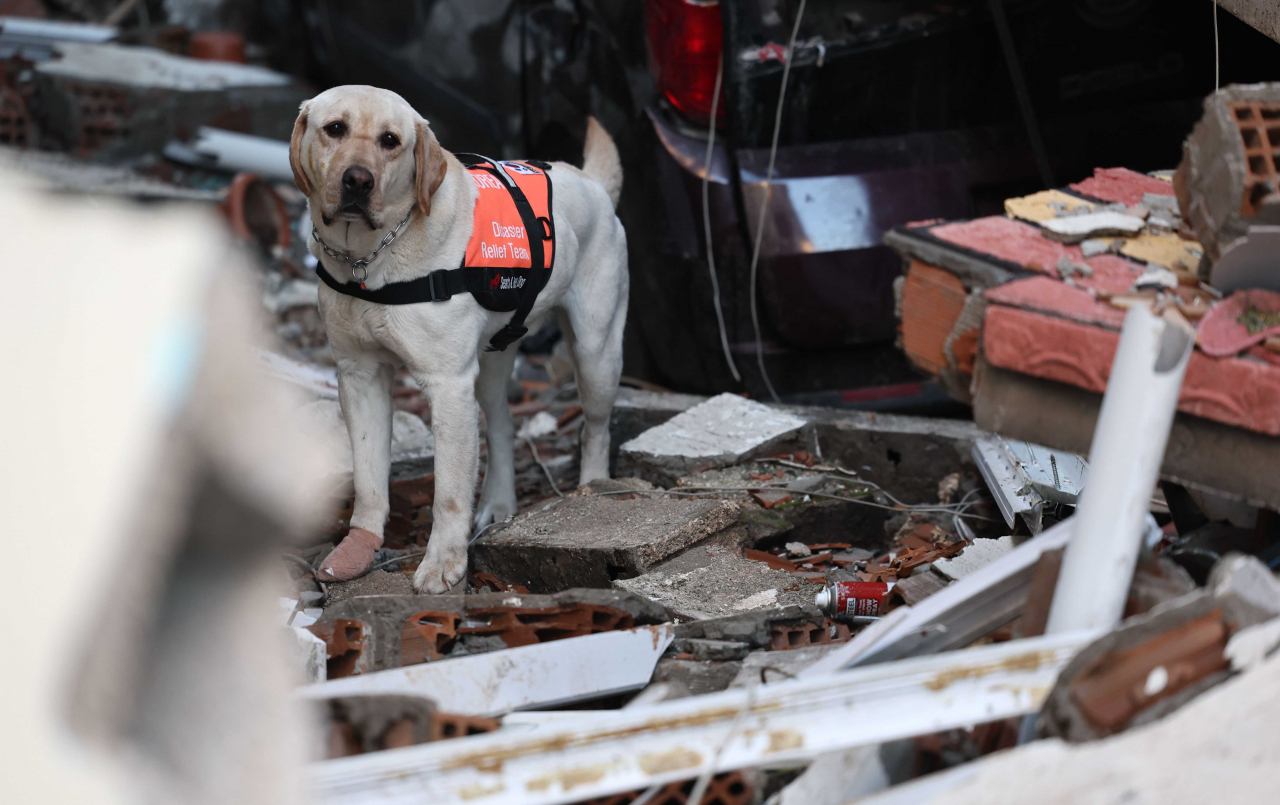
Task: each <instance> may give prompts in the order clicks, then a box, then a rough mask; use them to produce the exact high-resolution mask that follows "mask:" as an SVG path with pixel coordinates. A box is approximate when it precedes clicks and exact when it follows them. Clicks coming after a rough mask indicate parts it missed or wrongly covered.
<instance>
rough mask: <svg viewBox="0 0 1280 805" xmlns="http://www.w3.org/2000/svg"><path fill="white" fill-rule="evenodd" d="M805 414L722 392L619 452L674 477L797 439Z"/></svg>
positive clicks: (647, 471)
mask: <svg viewBox="0 0 1280 805" xmlns="http://www.w3.org/2000/svg"><path fill="white" fill-rule="evenodd" d="M804 425H805V422H804V420H803V419H801V418H799V417H796V416H792V415H791V414H788V413H786V412H784V411H781V410H779V409H777V408H773V407H770V406H768V405H764V404H763V403H758V402H754V401H752V400H747V399H745V398H742V397H739V396H737V395H736V394H728V393H726V394H721V395H718V396H716V397H712V398H711V399H710V400H707V401H706V402H703V403H700V404H698V405H695V406H694V407H692V408H690V409H689V410H687V411H685V412H683V413H680V414H677V415H676V416H674V417H672V418H671V419H670V420H668V421H667V422H665V423H663V424H662V425H659V426H657V427H656V428H650V429H649V430H647V431H645V432H644V433H642V434H640V435H639V436H637V437H636V438H634V439H632V440H630V441H628V442H627V443H625V444H623V445H622V447H621V457H622V458H625V459H626V460H628V461H629V462H631V463H632V464H633V465H634V466H636V467H638V468H640V469H641V470H642V472H641V475H642V476H645V475H652V476H656V477H658V478H660V479H664V480H674V479H676V478H679V477H680V476H682V475H687V474H688V473H689V472H690V471H692V470H694V469H698V468H708V467H725V466H728V465H730V464H737V463H738V462H740V461H743V460H745V459H748V458H752V457H755V456H759V455H765V454H767V453H768V452H770V451H771V450H772V451H778V450H780V449H781V448H782V447H783V445H784V444H786V443H787V442H790V441H796V442H798V441H799V438H800V430H801V428H803V427H804Z"/></svg>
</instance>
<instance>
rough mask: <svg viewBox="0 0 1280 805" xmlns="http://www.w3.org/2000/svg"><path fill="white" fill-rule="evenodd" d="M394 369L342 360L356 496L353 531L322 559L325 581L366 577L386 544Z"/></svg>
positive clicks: (365, 360) (365, 361) (321, 572)
mask: <svg viewBox="0 0 1280 805" xmlns="http://www.w3.org/2000/svg"><path fill="white" fill-rule="evenodd" d="M391 379H392V371H391V367H390V366H388V365H387V364H385V363H379V362H378V361H376V360H373V359H371V358H357V359H351V358H339V359H338V399H339V401H340V402H341V403H342V418H343V419H344V420H345V421H346V423H347V433H348V434H349V435H350V437H351V458H352V474H353V476H354V480H355V490H356V500H355V507H354V509H353V510H352V513H351V531H350V532H349V533H348V534H347V536H346V537H344V538H343V540H342V542H341V543H339V544H338V547H336V548H334V549H333V550H332V551H331V552H330V553H329V555H328V556H327V557H325V559H324V561H323V562H321V563H320V567H319V569H318V570H317V576H318V578H319V579H320V581H346V580H348V579H354V578H356V577H357V576H361V575H364V573H365V572H366V571H368V569H369V566H370V565H372V564H373V558H374V554H375V553H376V552H377V550H378V548H380V547H382V528H383V525H384V524H385V523H386V522H387V515H388V514H389V513H390V509H391V505H390V500H389V499H388V489H387V480H388V475H389V474H390V472H391V413H392V407H391Z"/></svg>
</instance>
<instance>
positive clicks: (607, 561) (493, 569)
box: [472, 495, 741, 592]
mask: <svg viewBox="0 0 1280 805" xmlns="http://www.w3.org/2000/svg"><path fill="white" fill-rule="evenodd" d="M740 509H741V506H740V505H739V504H737V503H735V502H732V501H722V500H712V499H705V498H697V499H687V498H686V499H674V498H666V497H656V496H653V497H649V496H647V497H644V498H641V499H636V500H619V499H617V498H615V497H604V496H599V495H588V496H573V497H566V498H564V499H563V500H558V501H555V502H554V503H552V504H551V505H550V506H548V507H547V508H545V509H541V510H539V511H535V512H529V513H527V514H522V515H519V516H517V517H516V518H515V519H513V520H511V521H510V522H508V523H504V524H503V525H500V526H497V527H495V528H493V529H492V530H490V531H489V532H487V533H486V534H484V535H483V536H482V537H480V539H478V540H476V542H475V544H474V545H473V546H472V562H473V567H474V568H475V569H476V570H481V571H486V572H489V573H493V574H494V575H495V576H497V577H498V578H500V579H502V580H503V581H504V582H506V583H507V584H523V585H524V586H526V587H528V588H529V589H530V590H532V591H534V592H555V591H557V590H565V589H569V588H570V587H609V586H610V585H611V584H612V583H613V581H614V580H616V579H620V578H628V577H634V576H639V575H641V574H643V573H646V572H648V571H649V570H651V569H652V568H653V567H655V566H656V565H657V564H658V563H660V562H662V561H663V560H664V559H667V558H669V557H671V556H673V555H675V554H677V553H679V552H680V551H682V550H684V549H685V548H688V547H690V546H692V545H694V544H696V543H699V542H702V541H704V540H711V539H715V538H717V537H720V536H724V538H725V539H728V540H731V541H732V540H735V539H736V535H734V534H732V533H725V534H722V532H726V530H728V529H731V528H732V527H733V526H735V525H737V524H738V522H739V516H738V515H739V511H740Z"/></svg>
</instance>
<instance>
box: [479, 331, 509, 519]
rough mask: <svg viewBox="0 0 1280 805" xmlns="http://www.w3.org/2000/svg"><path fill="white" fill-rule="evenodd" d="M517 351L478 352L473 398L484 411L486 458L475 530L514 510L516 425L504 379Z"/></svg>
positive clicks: (507, 376)
mask: <svg viewBox="0 0 1280 805" xmlns="http://www.w3.org/2000/svg"><path fill="white" fill-rule="evenodd" d="M517 354H518V350H517V349H516V347H515V346H514V345H512V346H510V347H507V348H506V349H504V350H503V351H502V352H482V353H481V354H480V376H479V377H478V378H476V399H477V400H479V402H480V410H482V411H484V419H485V434H486V436H487V438H488V442H489V458H488V463H487V465H486V467H485V471H484V486H482V487H481V489H480V505H479V507H478V508H477V510H476V517H475V527H476V530H477V531H478V530H480V529H481V528H484V527H485V526H487V525H489V524H490V523H493V522H501V521H503V520H505V519H507V518H508V517H510V516H511V515H513V514H515V513H516V477H515V454H514V449H515V448H514V440H515V426H514V425H513V424H512V422H511V408H510V407H508V406H507V381H508V380H509V379H510V377H511V367H512V366H513V365H514V364H515V361H516V355H517Z"/></svg>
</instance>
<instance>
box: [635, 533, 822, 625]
mask: <svg viewBox="0 0 1280 805" xmlns="http://www.w3.org/2000/svg"><path fill="white" fill-rule="evenodd" d="M613 584H614V587H616V588H618V589H621V590H627V591H629V592H632V593H635V594H637V595H642V596H644V597H645V598H648V599H650V600H653V601H656V602H658V603H659V604H661V605H662V606H664V607H666V609H667V611H668V612H670V613H671V614H672V616H673V617H676V618H679V619H680V620H682V621H688V620H706V619H708V618H720V617H725V616H728V615H733V614H735V613H738V612H751V611H754V610H761V609H776V608H777V607H779V606H786V605H788V604H793V605H796V606H799V605H801V604H804V603H806V602H809V601H812V600H813V596H814V593H815V592H817V590H818V589H820V588H821V585H818V584H812V583H810V582H808V581H805V580H804V579H803V578H801V577H800V576H797V575H795V574H793V573H788V572H786V571H783V570H773V569H772V568H770V567H769V566H768V565H766V564H765V563H764V562H756V561H753V560H751V559H746V558H744V557H743V556H741V555H739V554H738V553H737V552H736V551H734V550H731V549H727V548H724V547H720V546H714V547H697V548H693V549H692V550H689V551H685V552H684V553H683V554H681V555H679V556H677V557H675V558H674V559H671V560H670V561H667V562H663V563H662V564H661V565H659V566H657V567H655V568H654V569H653V570H652V571H650V572H649V573H645V574H644V575H642V576H637V577H635V578H631V579H619V580H617V581H615V582H614V583H613Z"/></svg>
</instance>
